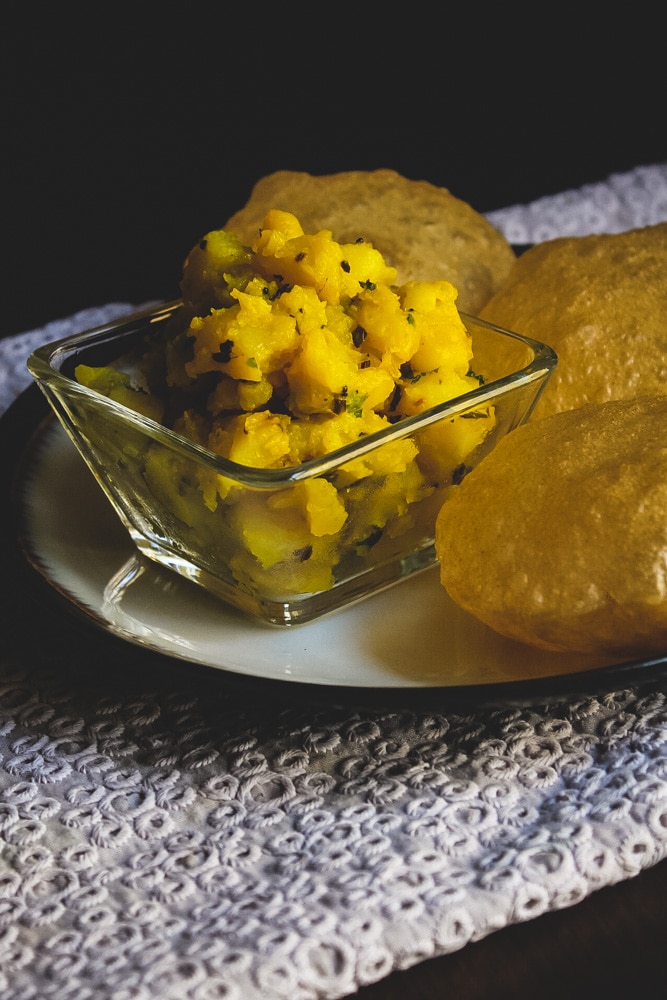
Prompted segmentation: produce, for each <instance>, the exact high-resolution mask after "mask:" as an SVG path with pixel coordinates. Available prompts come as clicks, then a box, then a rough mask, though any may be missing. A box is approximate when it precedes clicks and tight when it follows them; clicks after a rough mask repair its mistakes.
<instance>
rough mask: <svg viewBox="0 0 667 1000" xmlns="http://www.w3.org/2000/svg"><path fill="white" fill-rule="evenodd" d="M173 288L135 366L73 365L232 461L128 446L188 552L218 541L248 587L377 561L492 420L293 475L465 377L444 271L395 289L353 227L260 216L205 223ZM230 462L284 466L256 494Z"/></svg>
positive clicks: (315, 583)
mask: <svg viewBox="0 0 667 1000" xmlns="http://www.w3.org/2000/svg"><path fill="white" fill-rule="evenodd" d="M181 288H182V296H183V298H182V305H181V307H180V308H179V309H178V310H177V311H176V313H175V314H174V315H173V316H172V318H171V320H170V322H169V323H168V324H167V327H166V330H165V331H159V332H158V334H157V335H156V336H154V337H152V338H150V339H147V341H146V343H145V345H144V348H143V349H142V355H141V358H140V362H139V365H138V369H139V372H140V377H137V374H136V372H135V373H134V374H133V375H130V374H127V373H126V372H125V371H124V370H123V367H122V366H121V365H116V364H115V363H114V364H113V365H104V366H102V367H91V366H86V365H79V366H78V367H77V369H76V372H75V375H76V378H77V380H78V381H79V382H80V383H82V384H84V385H86V386H88V387H89V388H93V389H96V390H98V391H99V392H102V393H103V394H105V395H107V396H109V397H110V398H112V399H115V400H116V401H118V402H121V403H123V404H125V405H126V406H130V407H131V408H133V409H135V410H138V411H139V412H141V413H143V414H145V415H146V416H149V417H152V418H153V419H154V420H157V421H158V422H159V423H161V424H163V425H164V426H166V427H169V428H170V429H172V430H174V431H176V432H177V433H178V434H179V435H181V436H182V437H184V438H186V439H188V440H189V441H192V442H195V443H196V444H197V445H199V446H201V447H203V448H205V449H207V451H209V452H212V453H213V454H215V455H216V456H220V457H221V458H223V459H224V460H226V461H227V462H229V463H231V464H230V465H229V470H230V474H229V475H225V474H224V473H221V472H220V471H216V469H215V468H214V467H213V466H206V465H205V464H200V465H195V464H193V463H188V462H186V461H185V460H184V459H183V458H182V457H180V456H179V455H178V454H177V453H175V452H170V451H169V450H167V449H165V448H162V447H158V446H157V445H153V446H150V445H149V446H148V447H147V449H146V451H145V454H142V458H141V460H142V463H143V471H142V475H143V478H144V479H145V481H146V482H147V483H148V485H149V487H150V489H151V492H152V495H153V496H154V497H156V498H157V499H158V500H159V501H160V503H161V504H163V505H164V507H165V509H166V510H168V511H169V512H170V514H171V516H172V517H173V518H174V519H176V521H178V523H179V525H180V526H181V527H182V526H185V527H186V528H187V529H189V530H190V529H191V530H192V532H193V533H196V535H197V538H198V540H199V543H200V547H201V545H202V544H203V545H204V547H206V545H207V544H208V545H209V546H210V548H211V550H212V551H213V550H214V549H215V550H218V551H222V552H223V553H224V558H225V561H226V563H227V565H228V568H229V571H230V572H231V573H232V574H233V578H234V579H235V581H237V583H238V584H239V585H240V586H242V587H244V588H246V589H247V590H248V591H249V592H251V593H254V592H256V591H261V592H262V593H267V592H269V593H271V594H272V595H273V596H274V597H276V598H283V597H289V595H291V594H303V593H312V592H314V591H321V590H326V589H328V588H331V587H332V586H333V585H334V583H335V582H336V580H337V578H338V577H339V574H340V573H342V572H343V567H344V568H345V569H344V571H345V572H348V570H349V567H350V565H351V564H353V563H354V564H358V565H363V564H364V562H368V561H372V562H378V561H382V560H385V559H386V560H388V559H390V558H391V557H392V556H393V555H395V553H396V552H397V551H399V550H401V549H402V548H403V547H404V546H405V540H404V539H405V536H410V533H411V532H412V535H413V536H414V538H415V539H417V538H420V537H422V536H423V537H428V535H429V534H430V535H431V536H432V534H433V525H434V520H435V514H436V512H437V510H438V509H439V508H440V506H441V504H442V502H443V498H444V496H445V494H446V491H447V490H448V489H450V488H451V486H452V484H453V483H455V482H456V481H457V479H458V478H460V476H461V474H462V473H461V470H462V468H463V466H464V463H466V462H467V461H468V460H469V457H470V455H471V453H472V452H474V451H475V449H476V448H477V447H478V446H479V445H480V444H481V443H482V442H483V441H484V440H485V439H486V438H487V436H488V435H489V432H490V431H491V430H492V428H493V426H494V422H495V414H494V410H493V407H492V406H490V405H486V406H480V407H479V408H477V409H476V410H475V411H474V412H473V413H472V414H471V413H470V412H469V411H468V412H467V413H466V412H463V413H462V414H461V415H460V416H457V417H452V419H451V420H447V421H446V422H437V423H434V424H433V425H432V426H431V427H429V428H427V429H425V430H422V431H420V432H418V433H414V434H407V433H406V434H405V435H404V436H392V439H391V440H390V441H388V442H387V443H386V444H385V445H383V446H382V447H375V448H372V449H371V448H369V449H368V450H367V451H366V452H365V453H362V454H357V455H355V457H354V458H352V459H351V460H350V461H342V462H339V463H337V464H336V465H335V466H333V467H332V468H331V469H330V470H329V471H328V472H326V473H324V474H321V475H308V474H307V470H308V467H309V463H312V462H314V461H315V462H316V461H317V460H319V459H321V458H322V457H323V456H326V455H330V454H332V453H336V452H339V451H340V449H345V448H346V447H347V446H356V445H357V444H358V442H359V441H360V440H361V439H369V440H370V439H371V438H373V436H374V435H377V434H382V433H383V432H390V431H391V429H392V428H393V427H394V426H395V424H396V423H397V422H399V421H401V420H403V419H404V418H409V417H411V416H413V415H415V414H419V413H422V412H423V411H425V410H426V409H429V408H430V407H434V406H436V405H437V404H439V403H443V402H445V401H447V400H451V399H453V398H455V397H458V396H461V395H463V394H466V393H468V392H469V391H470V390H471V389H473V388H477V387H479V384H480V379H478V377H477V376H476V375H475V373H474V365H473V359H472V345H471V337H470V334H469V332H468V330H467V328H466V325H465V323H464V322H463V320H462V318H461V315H460V314H459V311H458V309H457V302H456V300H457V290H456V288H455V287H454V286H453V285H452V284H451V283H450V282H448V281H446V280H436V281H417V280H410V281H407V282H406V283H404V284H402V285H398V284H397V272H396V270H395V269H394V268H393V267H391V266H389V265H388V264H387V263H386V261H385V259H384V257H383V255H382V254H381V253H380V252H379V251H378V250H377V249H375V248H374V246H373V245H372V244H371V243H369V242H366V241H365V240H364V239H363V234H360V237H359V238H358V239H355V240H354V241H353V242H349V243H339V242H337V241H336V239H334V236H333V233H332V232H330V231H328V230H322V231H319V232H315V233H305V232H304V231H303V228H302V226H301V224H300V222H299V220H298V218H297V217H296V216H295V215H293V214H291V213H289V212H285V211H279V210H270V211H269V212H268V213H267V214H266V216H265V218H264V220H263V224H262V225H261V227H260V228H259V231H258V233H257V235H256V238H255V240H254V242H253V244H252V246H247V245H245V244H243V243H242V242H241V241H240V240H239V239H238V237H237V236H236V235H234V234H233V233H232V232H230V231H229V230H226V229H225V230H215V231H212V232H209V233H208V234H207V235H206V236H205V237H204V238H203V239H202V240H201V241H200V242H199V243H198V244H197V245H196V246H194V247H193V248H192V250H191V252H190V253H189V255H188V257H187V259H186V261H185V264H184V269H183V278H182V283H181ZM471 417H473V418H474V419H471ZM239 467H242V468H243V469H253V470H286V469H299V470H300V472H299V475H298V476H296V477H293V478H292V479H291V480H286V481H285V482H284V484H283V487H282V488H275V489H271V490H266V489H262V488H261V487H258V488H256V489H254V488H251V487H249V486H248V482H247V477H246V481H245V484H243V483H240V482H239V480H238V479H237V478H236V477H235V476H234V475H232V474H231V473H232V471H233V469H238V468H239ZM301 470H303V473H304V474H303V475H301ZM277 485H278V486H279V485H280V484H277ZM408 549H409V547H408Z"/></svg>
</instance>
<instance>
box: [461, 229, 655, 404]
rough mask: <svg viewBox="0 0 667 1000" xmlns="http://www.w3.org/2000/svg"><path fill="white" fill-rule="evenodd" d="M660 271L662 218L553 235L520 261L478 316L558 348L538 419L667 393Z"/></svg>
mask: <svg viewBox="0 0 667 1000" xmlns="http://www.w3.org/2000/svg"><path fill="white" fill-rule="evenodd" d="M666 276H667V222H662V223H657V224H655V225H651V226H644V227H642V228H638V229H632V230H628V231H627V232H622V233H598V234H592V235H590V236H568V237H560V238H559V239H553V240H548V241H547V242H545V243H540V244H537V245H535V246H533V247H530V248H529V249H528V250H526V252H525V253H524V254H522V255H521V257H519V258H518V259H517V261H516V265H515V267H514V268H513V269H512V271H511V273H510V274H509V275H508V278H507V280H506V281H505V282H504V284H503V285H502V287H501V288H499V289H498V290H497V291H496V292H495V294H494V295H493V296H492V297H491V299H490V300H489V301H488V302H487V303H486V304H485V305H484V306H483V308H482V309H481V311H480V313H479V315H480V316H481V317H483V318H484V319H487V320H489V321H490V322H491V323H497V324H498V325H500V326H505V327H509V329H511V330H519V331H520V332H521V333H524V334H525V335H526V336H528V337H532V336H535V334H536V333H537V332H538V331H539V336H540V338H541V339H544V340H546V342H547V343H548V344H550V345H551V346H552V347H553V348H554V350H555V351H556V353H557V354H558V370H557V371H556V372H555V373H554V377H553V378H552V379H551V380H550V382H549V385H548V387H547V388H546V390H545V392H544V393H543V394H542V396H541V397H540V400H539V403H538V405H537V407H536V409H535V413H534V417H535V418H539V417H543V416H547V415H548V414H550V413H557V412H559V411H560V410H569V409H573V408H575V407H578V406H583V405H584V404H585V403H603V402H606V401H607V400H610V399H630V398H632V397H633V396H637V395H639V394H640V393H642V394H644V393H665V394H667V277H666ZM495 363H498V364H500V365H502V363H503V361H502V358H500V357H499V356H498V354H496V357H495ZM501 370H502V369H501Z"/></svg>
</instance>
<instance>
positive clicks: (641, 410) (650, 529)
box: [436, 395, 667, 657]
mask: <svg viewBox="0 0 667 1000" xmlns="http://www.w3.org/2000/svg"><path fill="white" fill-rule="evenodd" d="M665 427H667V395H647V396H639V397H637V398H635V399H630V400H613V401H610V402H606V403H589V404H586V405H585V406H583V407H578V408H576V409H571V410H565V411H562V412H560V413H555V414H550V415H549V416H547V417H543V418H542V419H541V420H537V419H533V420H531V421H530V422H529V423H527V424H525V425H524V426H522V427H518V428H517V429H516V430H514V431H513V432H512V433H511V434H509V435H507V437H505V438H503V440H502V441H500V442H499V443H498V445H497V446H496V448H495V449H494V450H493V452H491V453H490V454H488V455H487V456H486V457H485V458H484V460H483V461H482V462H480V463H479V465H478V466H477V467H476V468H475V469H474V470H472V471H471V472H470V474H469V475H468V476H466V478H465V479H464V480H463V482H462V483H461V485H460V486H459V487H458V489H457V490H456V492H455V493H453V494H452V495H451V497H450V498H449V499H448V500H447V502H446V503H445V504H444V505H443V507H442V510H441V512H440V514H439V516H438V519H437V523H436V550H437V552H438V555H439V558H440V576H441V580H442V583H443V585H444V587H445V589H446V590H447V591H448V593H449V594H450V596H451V597H452V599H453V600H454V601H456V603H457V604H458V605H459V606H460V607H462V608H464V609H465V610H466V611H468V612H469V613H470V614H472V615H473V616H474V617H476V618H478V619H479V620H480V621H483V622H484V623H485V624H487V625H488V626H489V627H491V628H492V629H494V630H495V631H496V632H499V633H500V634H502V635H505V636H508V637H510V638H512V639H516V640H518V641H520V642H524V643H528V644H529V645H532V646H537V647H540V648H542V649H547V650H554V651H566V652H573V651H574V652H581V653H604V654H608V655H609V656H614V657H626V656H637V655H642V654H647V655H650V654H654V653H655V654H658V653H664V652H665V649H667V442H666V439H665Z"/></svg>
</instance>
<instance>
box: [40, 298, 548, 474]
mask: <svg viewBox="0 0 667 1000" xmlns="http://www.w3.org/2000/svg"><path fill="white" fill-rule="evenodd" d="M181 306H182V301H181V300H180V299H176V300H172V301H170V302H166V303H164V304H162V305H160V306H158V307H155V306H153V307H151V308H149V309H144V310H141V311H138V312H134V313H132V314H130V315H129V316H125V317H123V318H121V319H115V320H113V321H111V322H109V323H105V324H102V325H101V326H96V327H93V328H91V329H87V330H82V331H80V332H78V333H75V334H70V335H69V336H67V337H63V338H60V339H59V340H55V341H51V342H48V343H45V344H42V345H40V346H39V347H37V348H35V349H34V350H33V351H32V352H31V354H30V355H29V357H28V359H27V361H26V367H27V368H28V371H29V372H30V374H31V376H32V378H33V379H34V380H35V382H36V383H37V384H38V385H39V387H40V389H41V390H42V392H43V393H44V394H45V395H46V397H47V399H48V400H49V403H50V404H51V406H52V408H53V409H54V410H55V411H56V413H57V414H58V415H60V409H61V408H60V406H59V405H58V404H59V400H58V399H57V392H58V390H60V391H63V392H66V393H67V394H69V395H72V394H75V395H77V396H79V397H82V398H87V399H88V400H89V401H94V403H95V405H96V406H100V407H102V408H103V409H105V410H107V411H108V412H110V413H112V414H114V415H115V416H116V417H117V418H121V419H123V420H125V421H128V422H129V423H131V424H133V425H134V426H135V427H136V428H137V429H138V430H141V431H143V432H144V433H147V434H148V435H149V436H150V437H151V438H152V439H153V440H156V441H159V442H160V443H161V444H164V445H166V446H167V447H169V448H170V449H172V450H174V451H180V452H184V453H185V454H186V455H187V456H188V457H189V458H191V459H194V460H196V461H197V462H199V463H204V464H205V465H206V466H207V468H208V469H209V470H213V471H214V472H216V473H217V474H219V475H221V476H225V477H226V478H229V479H233V480H235V481H236V482H238V483H240V484H243V485H246V486H251V487H254V488H265V489H269V488H270V489H275V488H276V487H281V486H285V485H289V484H293V483H296V482H299V481H300V480H306V479H311V478H314V477H316V476H323V475H326V474H327V473H330V472H332V471H333V470H335V469H337V468H338V467H339V466H340V465H342V464H344V463H345V462H350V461H352V460H353V459H356V458H360V457H361V456H363V455H365V454H367V453H368V452H370V451H374V450H375V449H376V448H378V447H380V446H381V445H383V444H386V443H387V442H388V441H394V440H399V439H402V438H404V437H406V436H407V435H408V434H413V433H414V432H415V431H420V430H423V429H424V428H426V427H429V426H430V425H431V424H434V423H437V422H439V421H440V420H442V419H443V418H445V417H452V418H453V417H456V416H458V415H460V414H461V413H464V412H466V411H467V410H470V409H472V408H475V409H476V408H479V407H481V406H484V405H485V404H487V403H492V402H493V401H494V400H495V399H497V398H499V397H501V396H503V395H504V394H505V393H506V392H507V390H509V389H510V388H518V387H523V386H527V385H530V384H531V383H533V382H536V381H540V380H541V381H542V382H543V387H544V385H546V383H547V381H548V379H549V377H550V376H551V375H552V373H553V371H554V370H555V368H556V366H557V364H558V356H557V354H556V352H555V351H554V350H553V348H551V347H549V346H548V345H547V344H545V343H543V342H542V341H539V340H535V339H533V338H531V337H526V336H524V335H523V334H519V333H516V332H514V331H512V330H507V329H504V328H503V327H500V326H498V325H496V324H495V323H491V322H489V321H488V320H484V319H481V318H480V317H477V316H472V315H470V314H469V313H465V312H460V313H459V315H460V316H461V319H462V320H463V322H464V324H466V326H468V327H469V326H470V325H474V326H478V327H482V328H486V329H488V330H491V331H493V332H494V333H498V334H500V335H502V336H505V337H510V338H512V339H513V340H516V341H518V342H519V343H521V344H523V345H524V346H525V347H528V348H530V350H531V351H532V352H533V358H532V360H531V361H530V362H529V363H528V364H527V365H525V366H524V367H522V368H519V369H517V370H516V371H513V372H510V373H508V374H507V375H504V376H502V377H501V378H498V379H493V380H491V381H489V382H485V383H484V384H482V385H480V386H478V387H477V388H475V389H471V390H470V391H469V392H466V393H463V394H462V395H460V396H455V397H454V398H453V399H449V400H446V401H445V402H442V403H438V404H436V405H435V406H432V407H430V408H428V409H426V410H423V411H422V412H420V413H416V414H412V415H411V416H409V417H404V418H403V419H401V420H399V421H397V422H396V423H395V424H391V425H390V426H389V427H385V428H382V429H381V430H378V431H374V432H372V433H371V434H367V435H365V436H364V437H363V438H360V439H358V440H357V441H353V442H349V443H348V444H345V445H343V446H342V447H340V448H337V449H335V450H334V451H331V452H328V453H327V454H326V455H323V456H321V457H319V458H314V459H309V460H308V461H306V462H302V463H301V464H300V465H292V466H286V467H284V468H280V469H265V468H261V467H257V466H248V465H241V464H239V463H238V462H233V461H231V460H230V459H227V458H223V457H222V456H220V455H216V454H215V453H214V452H212V451H209V450H208V449H207V448H205V447H203V446H202V445H199V444H197V443H196V442H194V441H192V440H190V439H189V438H186V437H184V436H183V435H181V434H179V433H178V432H176V431H174V430H171V429H170V428H168V427H165V426H164V425H162V424H160V423H158V422H157V421H156V420H153V419H152V418H150V417H146V416H144V415H143V414H140V413H137V412H136V411H134V410H131V409H130V408H129V407H127V406H124V405H123V404H122V403H118V402H115V401H114V400H112V399H109V398H108V397H107V396H104V395H103V394H102V393H99V392H96V391H95V390H93V389H89V388H87V387H86V386H84V385H81V383H79V382H77V381H76V380H75V379H73V378H71V377H70V376H68V375H65V374H63V372H62V371H61V370H60V369H59V368H58V367H55V365H56V362H57V361H58V360H64V359H65V358H66V357H68V356H70V355H71V354H72V353H73V352H75V351H77V350H80V349H82V348H87V347H92V346H96V345H99V344H103V343H105V342H106V341H107V340H109V339H112V338H113V337H116V336H128V337H129V336H131V335H132V334H133V333H138V332H139V330H140V329H143V328H148V327H150V326H151V325H153V324H156V323H165V322H166V321H167V320H168V319H169V318H170V317H171V316H172V315H174V313H176V312H177V311H178V309H180V308H181ZM52 384H53V386H55V387H56V388H53V387H52ZM540 392H541V390H540ZM538 396H539V393H538V394H537V395H536V397H535V399H534V400H533V403H532V405H531V406H530V408H529V410H528V413H527V414H526V416H525V418H524V419H528V416H529V415H530V413H531V412H532V410H533V408H534V407H535V404H536V403H537V398H538ZM54 397H55V398H54Z"/></svg>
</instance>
